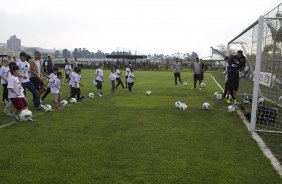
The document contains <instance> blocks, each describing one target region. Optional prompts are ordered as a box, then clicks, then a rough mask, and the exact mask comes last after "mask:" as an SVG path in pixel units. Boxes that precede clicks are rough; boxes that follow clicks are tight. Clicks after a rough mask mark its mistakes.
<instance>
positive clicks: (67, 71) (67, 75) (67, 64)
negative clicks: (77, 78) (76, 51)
mask: <svg viewBox="0 0 282 184" xmlns="http://www.w3.org/2000/svg"><path fill="white" fill-rule="evenodd" d="M71 69H72V67H71V65H70V63H69V62H68V60H66V66H65V80H64V84H65V85H66V84H67V82H68V80H69V77H70V73H71Z"/></svg>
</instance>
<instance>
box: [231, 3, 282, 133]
mask: <svg viewBox="0 0 282 184" xmlns="http://www.w3.org/2000/svg"><path fill="white" fill-rule="evenodd" d="M227 48H228V51H229V53H231V51H232V52H233V53H234V51H235V52H236V51H237V50H242V51H243V52H244V55H245V56H246V61H247V67H246V69H245V70H244V71H242V75H241V82H240V89H239V91H240V90H241V93H242V94H244V97H245V96H246V95H249V97H251V96H252V98H251V99H252V103H250V104H246V106H247V109H249V111H250V112H251V125H250V131H251V132H254V131H264V132H275V133H282V3H281V4H280V5H278V6H277V7H276V8H274V9H273V10H271V11H270V12H269V13H268V14H266V15H264V16H261V17H259V19H258V20H257V21H255V22H254V23H253V24H251V25H250V26H249V27H248V28H246V29H245V30H244V31H242V32H241V33H240V34H239V35H238V36H236V37H235V38H234V39H232V40H231V41H230V42H229V43H228V45H227ZM241 83H243V84H241Z"/></svg>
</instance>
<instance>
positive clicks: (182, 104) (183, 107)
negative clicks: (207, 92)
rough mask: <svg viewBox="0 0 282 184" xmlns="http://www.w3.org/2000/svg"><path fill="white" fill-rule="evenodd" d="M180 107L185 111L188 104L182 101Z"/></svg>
mask: <svg viewBox="0 0 282 184" xmlns="http://www.w3.org/2000/svg"><path fill="white" fill-rule="evenodd" d="M179 109H180V110H182V111H185V110H186V109H187V105H186V104H185V103H181V104H180V106H179Z"/></svg>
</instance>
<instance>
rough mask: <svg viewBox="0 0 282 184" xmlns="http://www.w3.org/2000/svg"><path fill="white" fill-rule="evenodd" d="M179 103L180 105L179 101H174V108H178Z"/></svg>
mask: <svg viewBox="0 0 282 184" xmlns="http://www.w3.org/2000/svg"><path fill="white" fill-rule="evenodd" d="M180 105H181V102H179V101H177V102H175V108H177V109H179V108H180Z"/></svg>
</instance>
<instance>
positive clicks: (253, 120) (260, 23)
mask: <svg viewBox="0 0 282 184" xmlns="http://www.w3.org/2000/svg"><path fill="white" fill-rule="evenodd" d="M263 26H264V17H263V16H260V18H259V21H258V30H257V31H258V35H257V51H256V64H255V79H254V89H253V102H252V113H251V126H250V131H251V133H253V132H254V131H255V127H256V119H257V99H258V94H259V77H260V66H261V50H262V38H263Z"/></svg>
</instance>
